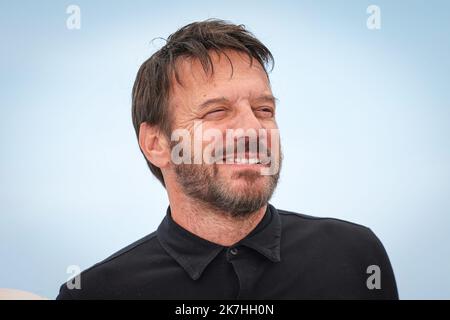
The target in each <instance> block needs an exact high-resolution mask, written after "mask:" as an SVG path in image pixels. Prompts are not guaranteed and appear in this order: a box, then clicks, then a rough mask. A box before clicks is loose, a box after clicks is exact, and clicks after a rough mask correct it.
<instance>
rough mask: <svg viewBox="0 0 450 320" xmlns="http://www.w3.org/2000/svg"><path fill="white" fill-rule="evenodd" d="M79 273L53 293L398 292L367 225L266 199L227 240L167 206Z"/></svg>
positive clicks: (233, 295) (304, 295)
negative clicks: (247, 226)
mask: <svg viewBox="0 0 450 320" xmlns="http://www.w3.org/2000/svg"><path fill="white" fill-rule="evenodd" d="M374 265H375V266H377V267H379V272H374V271H373V269H370V268H369V266H374ZM368 268H369V272H368ZM372 268H373V267H372ZM375 268H376V267H375ZM375 273H377V274H375ZM374 277H378V278H374ZM80 280H81V282H80V283H81V289H72V290H69V289H68V288H67V286H66V284H63V285H62V286H61V290H60V293H59V295H58V297H57V299H398V294H397V288H396V283H395V279H394V274H393V271H392V268H391V265H390V262H389V259H388V256H387V254H386V252H385V250H384V248H383V245H382V244H381V242H380V241H379V240H378V238H377V237H376V236H375V235H374V233H373V232H372V231H371V230H370V229H368V228H366V227H364V226H361V225H357V224H354V223H350V222H346V221H341V220H337V219H331V218H316V217H311V216H307V215H304V214H298V213H293V212H288V211H282V210H277V209H275V207H273V206H272V205H270V204H269V205H268V206H267V211H266V213H265V215H264V217H263V219H262V220H261V221H260V223H259V224H258V225H257V226H256V228H255V229H254V230H252V232H250V234H249V235H247V236H246V237H245V238H244V239H242V240H241V241H239V242H238V243H237V244H235V245H233V246H231V247H225V246H221V245H218V244H215V243H212V242H210V241H207V240H205V239H202V238H200V237H198V236H196V235H194V234H193V233H190V232H189V231H187V230H185V229H184V228H182V227H181V226H179V225H178V224H177V223H176V222H175V221H174V220H173V219H172V217H171V213H170V207H169V208H168V209H167V214H166V216H165V218H164V219H163V220H162V222H161V224H160V225H159V227H158V229H157V231H155V232H153V233H151V234H149V235H148V236H146V237H144V238H142V239H141V240H139V241H137V242H135V243H133V244H131V245H129V246H128V247H126V248H124V249H122V250H120V251H119V252H117V253H115V254H113V255H112V256H110V257H109V258H107V259H106V260H104V261H102V262H100V263H98V264H96V265H94V266H93V267H91V268H89V269H87V270H86V271H84V272H82V273H81V278H80ZM378 280H379V281H378ZM368 283H369V285H368ZM370 284H372V285H370ZM374 284H377V285H376V286H375V287H374ZM378 287H379V288H378Z"/></svg>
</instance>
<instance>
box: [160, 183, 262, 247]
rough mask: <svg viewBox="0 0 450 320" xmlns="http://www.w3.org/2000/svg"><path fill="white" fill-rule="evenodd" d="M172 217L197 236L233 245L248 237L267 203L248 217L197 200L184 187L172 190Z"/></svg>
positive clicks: (170, 199)
mask: <svg viewBox="0 0 450 320" xmlns="http://www.w3.org/2000/svg"><path fill="white" fill-rule="evenodd" d="M169 202H170V211H171V216H172V219H173V220H174V221H175V222H176V223H177V224H178V225H180V226H181V227H183V228H184V229H186V230H188V231H189V232H191V233H193V234H195V235H196V236H198V237H200V238H203V239H205V240H208V241H210V242H213V243H217V244H220V245H222V246H232V245H233V244H235V243H237V242H239V241H240V240H242V239H243V238H245V237H246V236H247V235H248V234H249V233H250V232H251V231H252V230H253V229H254V228H255V227H256V226H257V225H258V223H259V222H260V221H261V220H262V218H263V217H264V214H265V212H266V209H267V204H266V205H265V206H263V207H261V208H260V209H258V210H256V211H254V212H252V213H250V214H248V215H246V216H245V217H232V216H231V215H230V214H229V213H227V212H222V211H218V210H215V209H214V208H210V207H208V206H205V205H203V204H201V203H199V201H195V200H193V199H191V198H189V197H187V196H186V195H184V194H183V193H182V192H181V190H177V192H173V193H172V192H171V193H169Z"/></svg>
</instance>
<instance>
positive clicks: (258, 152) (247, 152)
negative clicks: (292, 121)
mask: <svg viewBox="0 0 450 320" xmlns="http://www.w3.org/2000/svg"><path fill="white" fill-rule="evenodd" d="M242 140H243V141H242ZM242 140H240V141H237V143H232V144H229V145H226V146H218V147H217V148H214V149H212V150H211V154H210V155H209V156H211V158H212V159H213V162H218V161H222V160H226V159H236V158H245V159H249V158H257V159H259V160H260V161H261V162H262V163H269V162H270V159H271V157H272V150H271V148H270V147H268V146H267V144H266V143H265V142H264V141H263V140H259V139H258V141H257V142H256V143H255V142H254V141H250V139H248V138H245V139H242Z"/></svg>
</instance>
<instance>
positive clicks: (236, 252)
mask: <svg viewBox="0 0 450 320" xmlns="http://www.w3.org/2000/svg"><path fill="white" fill-rule="evenodd" d="M238 251H239V250H238V249H237V248H231V249H230V253H231V254H232V255H233V256H235V255H237V254H238Z"/></svg>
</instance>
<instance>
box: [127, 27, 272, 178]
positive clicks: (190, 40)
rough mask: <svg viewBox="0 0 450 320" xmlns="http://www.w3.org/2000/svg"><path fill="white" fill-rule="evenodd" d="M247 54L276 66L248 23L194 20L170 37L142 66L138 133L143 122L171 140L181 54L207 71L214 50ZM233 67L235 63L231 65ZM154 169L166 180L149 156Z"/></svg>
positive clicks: (135, 107) (136, 104) (136, 96)
mask: <svg viewBox="0 0 450 320" xmlns="http://www.w3.org/2000/svg"><path fill="white" fill-rule="evenodd" d="M227 49H228V50H236V51H239V52H243V53H245V54H247V55H248V56H249V58H250V63H253V59H256V60H257V61H258V62H259V63H260V64H261V65H262V66H263V67H264V70H265V71H266V74H267V66H268V65H269V64H270V65H271V67H272V68H273V64H274V59H273V56H272V53H271V52H270V51H269V49H267V47H266V46H265V45H263V44H262V43H261V42H260V41H259V40H258V39H256V37H255V36H254V35H253V34H252V33H251V32H249V31H248V30H247V29H246V28H245V26H244V25H235V24H232V23H230V22H227V21H224V20H218V19H208V20H205V21H201V22H194V23H190V24H188V25H186V26H184V27H182V28H181V29H179V30H178V31H176V32H175V33H173V34H172V35H170V36H169V38H168V39H167V42H166V44H165V45H164V46H163V47H162V48H161V49H160V50H158V51H157V52H155V53H154V54H153V55H152V56H151V57H150V58H149V59H148V60H147V61H145V62H144V63H143V64H142V66H141V67H140V69H139V71H138V73H137V76H136V81H135V82H134V86H133V93H132V117H133V125H134V129H135V130H136V135H137V137H138V139H139V128H140V125H141V124H142V123H143V122H146V123H148V124H149V125H153V126H156V127H157V128H158V129H159V130H160V131H161V132H162V133H164V134H165V135H166V136H167V138H168V139H169V141H170V131H171V124H170V123H171V122H170V116H169V112H168V110H169V108H168V101H169V92H170V89H171V79H172V76H173V75H175V79H176V80H177V81H178V82H179V83H180V79H179V77H178V72H177V69H176V62H177V59H179V58H194V59H198V60H199V61H200V62H201V64H202V67H203V69H204V70H205V72H206V73H209V72H210V73H211V74H212V73H213V72H214V67H213V64H212V60H211V57H210V51H215V52H217V53H221V54H224V55H225V56H226V57H227V58H228V60H229V61H230V64H231V60H230V58H229V57H228V56H227V54H226V52H224V51H225V50H227ZM231 67H233V66H232V65H231ZM147 164H148V166H149V168H150V170H151V172H152V173H153V174H154V175H155V176H156V178H158V180H159V181H161V183H162V185H163V186H165V184H164V179H163V176H162V173H161V170H160V169H159V168H158V167H156V166H155V165H153V164H152V163H150V161H148V160H147Z"/></svg>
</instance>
